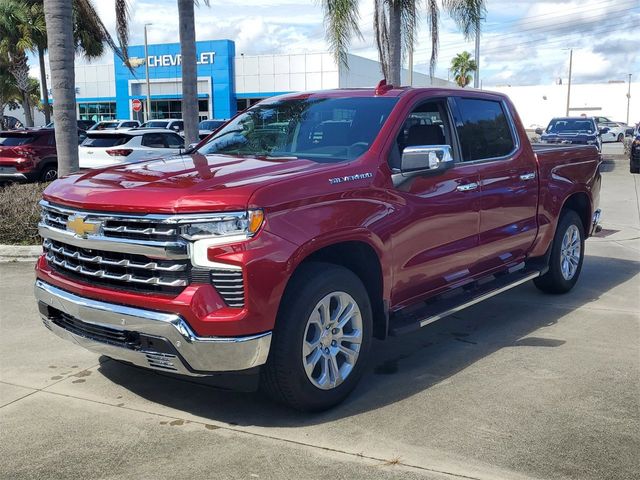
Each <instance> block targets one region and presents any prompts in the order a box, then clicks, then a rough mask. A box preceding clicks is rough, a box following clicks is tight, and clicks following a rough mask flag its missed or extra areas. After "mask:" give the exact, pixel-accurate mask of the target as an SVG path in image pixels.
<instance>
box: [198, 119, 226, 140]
mask: <svg viewBox="0 0 640 480" xmlns="http://www.w3.org/2000/svg"><path fill="white" fill-rule="evenodd" d="M225 123H227V120H215V119H214V120H202V121H201V122H200V125H199V126H198V128H199V132H198V135H199V136H200V140H202V139H203V138H205V137H208V136H209V135H211V134H212V133H213V132H215V131H216V130H217V129H219V128H220V127H221V126H222V125H224V124H225Z"/></svg>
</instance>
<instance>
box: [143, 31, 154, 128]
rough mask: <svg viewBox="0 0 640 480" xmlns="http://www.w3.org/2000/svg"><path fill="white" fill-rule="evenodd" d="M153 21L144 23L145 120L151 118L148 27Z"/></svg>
mask: <svg viewBox="0 0 640 480" xmlns="http://www.w3.org/2000/svg"><path fill="white" fill-rule="evenodd" d="M149 25H153V23H145V24H144V70H145V75H146V77H147V108H146V115H145V122H146V121H148V120H150V119H151V86H150V85H149V46H148V44H147V27H148V26H149Z"/></svg>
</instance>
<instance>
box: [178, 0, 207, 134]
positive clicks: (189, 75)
mask: <svg viewBox="0 0 640 480" xmlns="http://www.w3.org/2000/svg"><path fill="white" fill-rule="evenodd" d="M204 3H205V4H206V5H207V6H208V5H209V0H204ZM194 5H198V0H195V1H194V0H178V22H179V29H178V30H179V32H180V54H181V56H182V60H181V63H182V120H183V121H184V141H185V144H187V145H189V144H191V143H195V142H197V141H198V76H197V72H196V70H197V63H196V62H197V60H196V25H195V11H194Z"/></svg>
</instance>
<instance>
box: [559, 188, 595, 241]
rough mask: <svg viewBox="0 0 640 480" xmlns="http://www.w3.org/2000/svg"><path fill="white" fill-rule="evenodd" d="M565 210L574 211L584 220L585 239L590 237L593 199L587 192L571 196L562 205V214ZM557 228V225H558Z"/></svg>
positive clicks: (575, 193)
mask: <svg viewBox="0 0 640 480" xmlns="http://www.w3.org/2000/svg"><path fill="white" fill-rule="evenodd" d="M564 210H573V211H574V212H576V213H577V214H578V216H579V217H580V220H582V226H583V227H584V233H585V237H588V236H589V232H590V231H591V216H592V215H593V212H592V211H591V210H592V206H591V198H590V197H589V195H588V194H587V193H586V192H583V191H579V192H574V193H572V194H571V195H569V196H568V197H567V198H566V200H565V201H564V203H563V204H562V209H561V210H560V212H561V214H562V212H563V211H564ZM556 228H557V225H556Z"/></svg>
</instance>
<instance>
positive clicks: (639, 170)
mask: <svg viewBox="0 0 640 480" xmlns="http://www.w3.org/2000/svg"><path fill="white" fill-rule="evenodd" d="M629 171H630V172H631V173H640V166H637V167H634V166H633V165H631V166H630V167H629Z"/></svg>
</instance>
